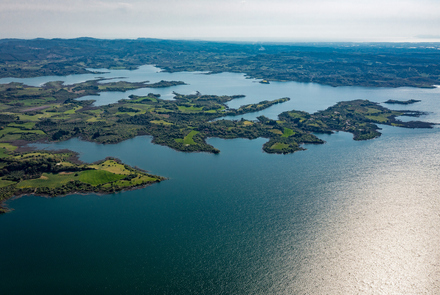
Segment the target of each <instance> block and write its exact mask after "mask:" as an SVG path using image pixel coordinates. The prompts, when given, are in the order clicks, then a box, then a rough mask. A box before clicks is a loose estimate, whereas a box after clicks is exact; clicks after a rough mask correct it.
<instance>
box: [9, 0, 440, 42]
mask: <svg viewBox="0 0 440 295" xmlns="http://www.w3.org/2000/svg"><path fill="white" fill-rule="evenodd" d="M37 37H42V38H75V37H95V38H109V39H114V38H130V39H132V38H139V37H141V38H160V39H190V40H221V41H227V40H229V41H284V42H319V41H322V42H327V41H351V42H370V41H378V42H385V41H388V42H401V41H409V42H425V41H427V42H428V41H440V0H350V1H349V0H330V1H324V0H302V1H298V0H267V1H263V0H180V1H177V0H155V1H152V0H142V1H141V0H125V1H124V0H0V38H37Z"/></svg>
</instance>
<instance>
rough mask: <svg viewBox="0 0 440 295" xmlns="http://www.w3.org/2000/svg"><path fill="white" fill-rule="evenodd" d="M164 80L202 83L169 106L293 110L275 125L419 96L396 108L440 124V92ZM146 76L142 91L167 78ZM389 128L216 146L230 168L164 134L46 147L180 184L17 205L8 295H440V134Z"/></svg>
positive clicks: (10, 219) (8, 238) (6, 248)
mask: <svg viewBox="0 0 440 295" xmlns="http://www.w3.org/2000/svg"><path fill="white" fill-rule="evenodd" d="M143 69H144V68H141V70H143ZM147 70H148V71H151V72H154V73H156V70H155V68H153V67H145V71H147ZM114 72H115V73H113V72H112V73H113V74H112V75H114V77H121V76H128V75H129V74H130V73H133V75H135V74H136V73H139V72H136V71H132V72H128V71H126V72H127V73H121V72H120V71H114ZM156 75H159V77H157V81H159V80H162V79H164V80H183V81H185V82H187V83H188V84H189V85H186V86H178V87H180V88H179V90H175V89H177V88H178V87H175V88H174V87H173V88H169V89H163V90H160V91H163V92H162V94H163V95H164V96H165V94H166V93H165V92H167V91H168V93H171V92H172V91H173V90H175V91H176V92H181V93H191V92H194V91H201V92H202V93H209V94H231V95H232V94H246V95H247V96H246V98H243V99H240V100H237V101H235V102H234V101H233V102H231V106H232V107H236V106H239V105H240V104H243V103H251V102H255V101H258V100H261V99H263V97H266V96H270V97H269V99H275V98H279V97H284V96H289V97H291V98H292V100H291V101H290V102H288V103H287V104H280V105H276V106H275V107H273V108H270V109H268V110H265V111H263V112H260V113H259V114H265V115H267V116H272V117H276V114H278V113H279V112H281V111H283V110H288V109H300V110H306V111H315V110H318V109H324V108H326V107H328V106H329V105H332V104H333V103H334V102H336V101H339V100H348V99H357V98H364V99H370V100H372V101H377V102H383V101H385V100H387V99H390V98H391V99H403V100H407V99H411V98H414V99H421V100H422V102H420V103H418V104H414V105H410V106H400V107H399V106H393V108H397V109H399V108H400V109H402V108H407V109H416V110H427V111H430V113H429V114H427V115H426V116H424V117H423V119H424V120H429V121H432V122H440V117H439V116H440V106H439V99H440V95H439V94H440V92H439V89H411V88H398V89H369V88H358V87H340V88H332V87H327V86H319V85H316V84H301V83H271V84H270V85H264V84H259V83H256V82H255V81H254V80H251V79H245V78H244V76H243V75H239V74H230V73H224V74H219V75H203V74H200V73H175V74H167V73H160V74H157V73H156ZM163 76H166V77H168V78H165V77H163ZM145 77H146V75H141V74H139V76H136V75H135V76H133V77H132V79H133V80H137V81H144V80H150V81H151V82H154V81H156V80H153V78H152V77H156V76H154V74H153V73H151V77H147V79H145ZM75 79H76V78H75ZM78 79H79V78H78ZM197 79H200V80H197ZM197 81H199V82H197ZM0 82H2V80H0ZM202 86H203V87H205V88H202ZM265 87H266V88H265ZM210 90H211V91H210ZM147 91H148V92H156V91H155V89H153V90H147ZM156 93H157V92H156ZM170 98H171V97H170ZM264 99H266V98H264ZM248 116H249V118H252V116H253V117H255V116H256V115H255V114H252V115H248ZM381 127H382V128H383V130H382V132H383V135H382V136H381V137H380V138H378V139H374V140H369V141H362V142H355V141H353V140H352V135H351V134H347V133H342V132H339V133H335V134H332V135H319V136H320V137H321V138H322V139H324V140H325V141H326V144H324V145H316V146H315V145H307V146H306V148H307V150H306V151H303V152H298V153H295V154H291V155H269V154H265V153H263V152H262V149H261V147H262V145H263V143H264V142H265V139H256V140H243V139H236V140H222V139H216V138H213V139H210V140H209V143H210V144H212V145H214V146H215V147H216V148H218V149H220V150H221V153H220V154H219V155H211V154H206V153H181V152H176V151H174V150H171V149H169V148H167V147H162V146H158V145H154V144H152V143H151V138H150V137H137V138H134V139H131V140H127V141H124V142H122V143H120V144H117V145H98V144H94V143H89V142H83V141H80V140H78V139H72V140H69V141H67V142H62V143H57V144H49V145H39V147H45V148H69V149H72V150H74V151H77V152H79V153H80V157H81V159H82V160H83V161H89V162H90V161H96V160H99V159H102V158H104V157H106V156H115V157H118V158H120V159H121V160H123V161H124V162H126V163H128V164H130V165H133V166H134V165H136V166H138V167H140V168H144V169H147V170H149V171H150V172H152V173H155V174H159V175H163V176H166V177H168V178H169V180H167V181H164V182H162V183H160V184H155V185H153V186H150V187H147V188H144V189H140V190H135V191H128V192H123V193H116V194H112V195H105V196H98V195H71V196H67V197H63V198H51V199H48V198H41V197H36V196H27V197H23V198H20V199H16V200H12V201H9V202H8V205H9V206H10V207H12V208H14V209H15V210H14V211H13V212H11V213H9V214H4V215H1V216H0V225H1V226H0V237H1V240H0V241H1V242H0V251H1V253H2V256H1V258H0V283H1V290H2V293H3V292H4V294H49V293H59V294H78V293H81V294H96V293H112V294H136V293H141V294H440V247H439V245H440V156H439V152H438V147H439V146H440V132H439V129H438V128H434V129H419V130H414V129H402V128H396V127H388V126H381Z"/></svg>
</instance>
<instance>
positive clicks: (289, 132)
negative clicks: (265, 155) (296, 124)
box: [282, 128, 295, 137]
mask: <svg viewBox="0 0 440 295" xmlns="http://www.w3.org/2000/svg"><path fill="white" fill-rule="evenodd" d="M293 134H295V132H294V131H293V130H292V129H290V128H284V132H283V135H282V137H289V136H291V135H293Z"/></svg>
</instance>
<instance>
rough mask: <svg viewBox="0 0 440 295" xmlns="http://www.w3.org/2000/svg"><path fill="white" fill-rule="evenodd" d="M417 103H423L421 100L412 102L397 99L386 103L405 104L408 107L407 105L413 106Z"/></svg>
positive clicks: (412, 100) (411, 100)
mask: <svg viewBox="0 0 440 295" xmlns="http://www.w3.org/2000/svg"><path fill="white" fill-rule="evenodd" d="M416 102H421V100H417V99H410V100H395V99H388V100H387V101H385V102H384V103H387V104H403V105H407V104H413V103H416Z"/></svg>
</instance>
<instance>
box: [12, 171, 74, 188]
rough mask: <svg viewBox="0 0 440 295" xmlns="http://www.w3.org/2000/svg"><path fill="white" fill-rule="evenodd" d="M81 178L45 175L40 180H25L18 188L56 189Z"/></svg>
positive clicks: (71, 175) (68, 175) (65, 175)
mask: <svg viewBox="0 0 440 295" xmlns="http://www.w3.org/2000/svg"><path fill="white" fill-rule="evenodd" d="M78 178H79V176H75V174H74V173H70V174H52V173H43V175H42V176H41V177H40V178H37V179H30V180H23V181H21V182H20V183H18V185H17V187H18V188H31V187H49V188H55V187H58V186H60V185H63V184H66V183H68V182H69V181H72V180H77V179H78Z"/></svg>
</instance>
